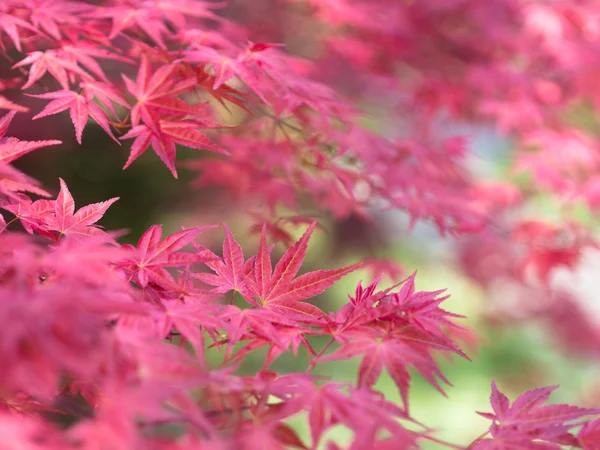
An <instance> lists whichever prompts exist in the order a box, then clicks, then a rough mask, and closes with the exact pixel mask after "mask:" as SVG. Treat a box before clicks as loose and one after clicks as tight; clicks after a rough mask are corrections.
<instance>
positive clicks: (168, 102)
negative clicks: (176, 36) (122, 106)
mask: <svg viewBox="0 0 600 450" xmlns="http://www.w3.org/2000/svg"><path fill="white" fill-rule="evenodd" d="M177 70H178V68H177V65H175V64H167V65H164V66H162V67H160V68H159V69H158V70H156V71H155V72H154V73H152V72H151V67H150V63H149V62H148V58H147V57H146V56H145V55H143V56H142V61H141V64H140V68H139V70H138V73H137V78H136V81H135V83H134V82H133V81H132V80H130V79H129V78H127V77H126V76H124V75H123V80H124V81H125V85H126V86H127V90H128V91H129V92H130V93H131V94H132V95H133V96H135V98H136V99H137V103H136V104H135V105H134V106H133V108H132V109H131V124H132V125H133V126H134V127H135V126H137V125H139V123H140V120H141V121H143V122H144V123H145V124H146V125H148V127H150V129H151V130H152V131H153V132H154V133H160V123H159V113H163V114H164V113H167V114H175V115H198V114H199V113H202V115H205V114H206V113H207V111H206V109H203V108H202V107H197V106H191V105H189V104H187V103H186V102H184V101H183V100H179V99H178V98H176V96H177V95H179V94H182V93H184V92H185V91H189V90H190V89H191V88H193V87H194V86H195V85H196V78H195V77H192V78H186V79H184V80H180V81H177V77H176V76H175V73H176V72H177Z"/></svg>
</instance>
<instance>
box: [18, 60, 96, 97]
mask: <svg viewBox="0 0 600 450" xmlns="http://www.w3.org/2000/svg"><path fill="white" fill-rule="evenodd" d="M29 64H31V67H30V69H29V76H28V78H27V83H25V84H24V85H23V86H22V88H21V89H27V88H29V87H31V86H33V85H34V84H35V82H36V81H38V80H39V79H40V78H42V77H43V76H44V74H45V73H46V71H48V72H50V74H51V75H52V76H53V77H54V78H55V79H56V81H58V83H59V84H60V86H61V87H62V88H63V89H64V90H68V89H69V74H77V75H79V76H80V77H81V78H82V79H89V78H91V77H90V75H89V74H88V73H86V72H85V71H84V70H82V69H81V68H80V67H78V66H77V65H76V64H74V63H72V62H71V61H69V60H68V59H66V58H64V57H63V52H61V51H60V50H46V51H45V52H40V51H35V52H31V53H29V54H28V55H27V57H25V58H24V59H22V60H21V61H19V62H18V63H17V64H15V65H14V66H13V67H12V68H13V69H16V68H19V67H23V66H27V65H29Z"/></svg>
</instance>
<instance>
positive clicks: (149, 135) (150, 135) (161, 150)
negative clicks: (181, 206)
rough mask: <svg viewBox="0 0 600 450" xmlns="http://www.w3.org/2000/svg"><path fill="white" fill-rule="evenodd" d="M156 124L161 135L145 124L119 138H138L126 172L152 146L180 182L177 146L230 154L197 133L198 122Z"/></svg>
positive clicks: (160, 122) (164, 122) (126, 165)
mask: <svg viewBox="0 0 600 450" xmlns="http://www.w3.org/2000/svg"><path fill="white" fill-rule="evenodd" d="M157 123H158V124H159V125H158V126H159V128H160V131H159V132H158V133H156V132H155V131H153V130H152V128H150V127H149V126H148V125H146V124H144V125H138V126H136V127H133V128H132V129H131V130H129V131H128V132H127V133H125V134H124V135H123V136H121V137H120V139H131V138H135V140H134V141H133V144H132V145H131V152H130V153H129V157H128V158H127V162H126V163H125V165H124V166H123V169H126V168H127V167H129V166H130V165H131V163H133V161H135V160H136V159H137V158H138V157H139V156H140V155H141V154H142V153H144V152H145V151H146V150H147V149H148V147H149V146H150V145H152V148H153V149H154V152H155V153H156V154H157V155H158V157H159V158H160V159H161V161H162V162H163V163H164V164H165V165H166V166H167V168H168V169H169V170H170V171H171V173H172V174H173V176H174V177H175V178H177V170H176V169H175V157H176V146H175V144H176V143H177V144H181V145H185V146H187V147H191V148H196V149H199V150H211V151H214V152H218V153H222V154H228V152H227V151H226V150H224V149H222V148H221V147H219V146H218V145H217V144H215V143H214V142H212V141H211V140H210V139H209V138H208V137H207V136H206V135H205V134H204V133H202V132H201V131H198V128H199V125H198V123H196V122H193V121H183V120H179V121H169V120H162V119H161V120H159V121H158V122H157Z"/></svg>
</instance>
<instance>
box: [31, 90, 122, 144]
mask: <svg viewBox="0 0 600 450" xmlns="http://www.w3.org/2000/svg"><path fill="white" fill-rule="evenodd" d="M30 97H37V98H52V99H54V100H52V101H51V102H50V103H48V104H47V105H46V107H45V108H44V109H43V110H42V111H41V112H40V113H38V114H36V115H35V116H33V120H36V119H41V118H42V117H46V116H51V115H53V114H57V113H59V112H61V111H64V110H65V109H69V113H70V114H71V121H72V122H73V126H74V127H75V137H76V139H77V142H78V143H79V144H81V136H82V134H83V129H84V128H85V125H86V124H87V121H88V118H89V116H92V118H93V119H94V120H95V121H96V123H97V124H98V125H100V127H101V128H102V129H103V130H104V131H106V133H107V134H108V135H109V136H110V137H111V138H112V139H113V141H115V142H116V143H117V144H119V145H121V143H120V142H119V141H118V140H117V138H116V137H115V136H114V135H113V133H112V131H111V130H110V127H109V125H108V117H107V116H106V113H105V112H104V111H102V109H101V108H100V107H99V106H98V105H96V104H95V103H93V102H91V101H90V99H89V98H88V97H87V96H84V95H81V94H79V93H77V92H75V91H70V90H62V91H56V92H48V93H46V94H39V95H30Z"/></svg>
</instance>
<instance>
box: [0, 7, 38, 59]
mask: <svg viewBox="0 0 600 450" xmlns="http://www.w3.org/2000/svg"><path fill="white" fill-rule="evenodd" d="M19 28H24V29H26V30H29V31H35V27H33V26H32V25H31V24H29V22H26V21H25V20H23V19H20V18H18V17H15V16H12V15H10V14H4V13H2V12H0V29H2V30H4V32H5V33H6V34H7V35H8V37H10V39H11V40H12V42H13V44H14V45H15V47H16V49H17V50H19V52H22V51H23V49H22V48H21V37H20V35H19ZM0 46H2V48H4V46H3V44H2V40H0Z"/></svg>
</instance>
